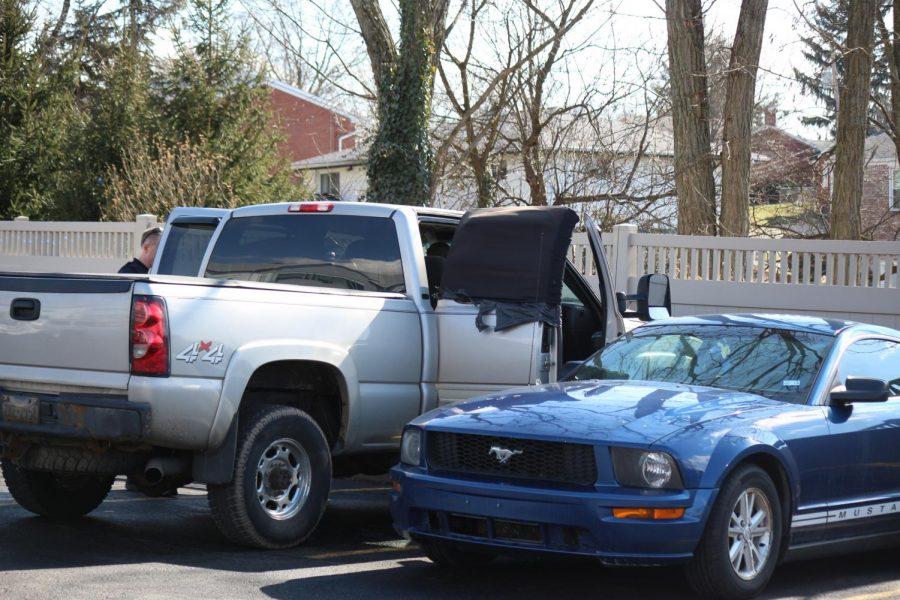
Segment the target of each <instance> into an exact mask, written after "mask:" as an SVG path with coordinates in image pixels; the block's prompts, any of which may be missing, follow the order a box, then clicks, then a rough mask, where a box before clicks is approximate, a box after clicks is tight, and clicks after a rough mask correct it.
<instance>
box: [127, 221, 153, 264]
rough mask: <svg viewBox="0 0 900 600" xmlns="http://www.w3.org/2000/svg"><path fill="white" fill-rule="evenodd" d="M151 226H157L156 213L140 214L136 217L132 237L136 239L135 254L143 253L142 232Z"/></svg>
mask: <svg viewBox="0 0 900 600" xmlns="http://www.w3.org/2000/svg"><path fill="white" fill-rule="evenodd" d="M151 227H156V215H146V214H145V215H138V216H136V217H135V218H134V235H133V236H132V239H133V240H134V244H133V245H134V248H133V250H134V255H133V256H140V255H141V234H142V233H144V232H145V231H147V230H148V229H150V228H151Z"/></svg>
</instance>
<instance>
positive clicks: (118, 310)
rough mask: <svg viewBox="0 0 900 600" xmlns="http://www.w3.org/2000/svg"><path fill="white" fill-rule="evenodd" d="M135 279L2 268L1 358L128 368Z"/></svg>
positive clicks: (112, 369) (87, 367)
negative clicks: (30, 272)
mask: <svg viewBox="0 0 900 600" xmlns="http://www.w3.org/2000/svg"><path fill="white" fill-rule="evenodd" d="M134 281H135V280H134V279H132V278H129V277H122V276H115V275H109V276H104V275H47V274H37V275H32V274H10V273H4V274H0V364H2V365H23V366H35V367H51V368H59V369H77V370H90V371H107V372H118V373H128V370H129V361H128V352H129V349H128V332H129V322H130V319H131V290H132V287H133V286H134Z"/></svg>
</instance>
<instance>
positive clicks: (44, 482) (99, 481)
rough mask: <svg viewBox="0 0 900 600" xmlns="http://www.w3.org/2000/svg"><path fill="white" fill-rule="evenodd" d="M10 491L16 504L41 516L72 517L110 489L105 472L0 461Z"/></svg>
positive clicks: (90, 507)
mask: <svg viewBox="0 0 900 600" xmlns="http://www.w3.org/2000/svg"><path fill="white" fill-rule="evenodd" d="M0 468H2V471H3V479H4V480H5V481H6V487H7V488H8V489H9V493H10V495H11V496H12V497H13V500H15V501H16V503H18V505H19V506H21V507H22V508H24V509H25V510H27V511H30V512H33V513H34V514H36V515H40V516H42V517H51V518H56V519H72V518H75V517H81V516H84V515H86V514H88V513H89V512H91V511H92V510H94V509H95V508H97V507H98V506H100V503H101V502H103V500H104V499H105V498H106V496H107V494H109V490H110V489H112V485H113V481H114V480H115V477H113V476H109V475H94V474H84V475H82V474H73V473H52V472H48V471H33V470H31V469H25V468H22V467H19V466H17V465H16V464H14V463H13V462H11V461H10V460H8V459H3V461H2V463H0Z"/></svg>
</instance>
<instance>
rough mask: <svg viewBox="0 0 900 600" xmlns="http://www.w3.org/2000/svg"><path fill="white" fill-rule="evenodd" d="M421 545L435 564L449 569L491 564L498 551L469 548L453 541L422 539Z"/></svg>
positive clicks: (473, 567)
mask: <svg viewBox="0 0 900 600" xmlns="http://www.w3.org/2000/svg"><path fill="white" fill-rule="evenodd" d="M419 545H421V546H422V550H423V551H424V552H425V556H427V557H428V559H429V560H430V561H431V562H433V563H434V564H436V565H438V566H440V567H444V568H449V569H476V568H478V567H484V566H487V565H489V564H491V563H492V562H493V561H494V559H495V558H497V555H496V553H494V552H490V551H489V550H473V549H468V548H465V547H463V546H460V545H459V544H454V543H453V542H442V541H439V540H421V541H419Z"/></svg>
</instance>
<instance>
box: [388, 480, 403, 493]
mask: <svg viewBox="0 0 900 600" xmlns="http://www.w3.org/2000/svg"><path fill="white" fill-rule="evenodd" d="M391 487H392V488H394V491H395V492H397V493H398V494H399V493H400V492H401V491H402V490H403V488H402V487H401V486H400V483H399V482H396V481H393V482H391Z"/></svg>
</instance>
